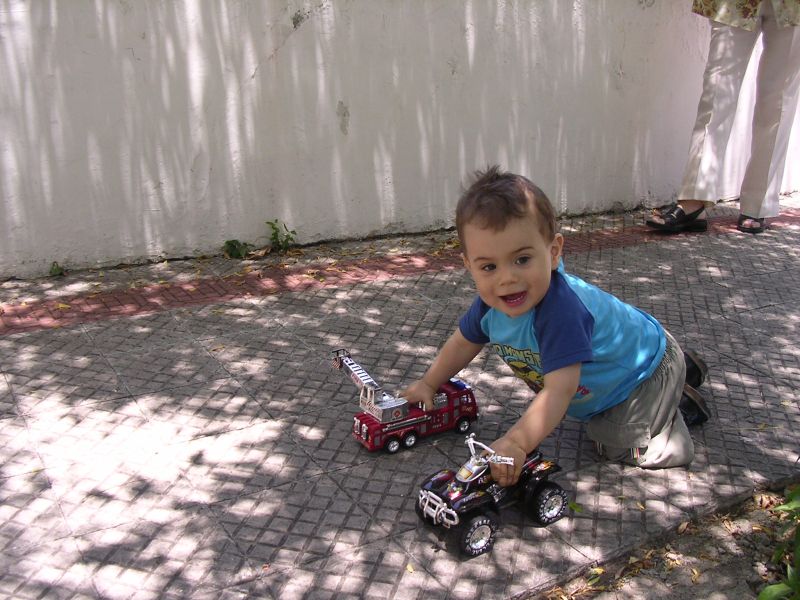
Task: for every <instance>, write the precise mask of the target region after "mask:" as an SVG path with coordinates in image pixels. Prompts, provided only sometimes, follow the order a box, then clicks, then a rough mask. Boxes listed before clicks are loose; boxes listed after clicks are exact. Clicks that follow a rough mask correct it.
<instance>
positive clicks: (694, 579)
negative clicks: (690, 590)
mask: <svg viewBox="0 0 800 600" xmlns="http://www.w3.org/2000/svg"><path fill="white" fill-rule="evenodd" d="M698 579H700V571H698V570H697V569H692V583H697V580H698Z"/></svg>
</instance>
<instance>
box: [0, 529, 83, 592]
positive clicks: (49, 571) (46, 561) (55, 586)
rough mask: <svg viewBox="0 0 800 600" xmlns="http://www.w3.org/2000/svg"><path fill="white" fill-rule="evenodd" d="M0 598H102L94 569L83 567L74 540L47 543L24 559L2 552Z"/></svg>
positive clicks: (30, 551)
mask: <svg viewBox="0 0 800 600" xmlns="http://www.w3.org/2000/svg"><path fill="white" fill-rule="evenodd" d="M0 564H2V565H3V566H4V568H3V569H0V596H2V597H3V598H14V599H16V598H24V599H27V598H58V599H61V598H64V599H65V600H66V599H67V598H69V599H73V598H76V599H81V600H82V599H86V600H90V599H91V600H94V599H96V598H98V597H99V594H98V591H97V589H96V588H95V587H94V584H93V582H92V572H91V568H90V567H88V566H87V565H85V564H84V563H83V560H82V557H81V554H80V551H79V549H78V546H77V544H76V543H75V539H74V538H72V537H63V538H56V539H48V540H47V541H46V543H43V544H40V545H37V546H35V547H33V548H29V549H28V550H27V551H26V552H25V553H24V555H8V554H6V553H5V552H3V551H0Z"/></svg>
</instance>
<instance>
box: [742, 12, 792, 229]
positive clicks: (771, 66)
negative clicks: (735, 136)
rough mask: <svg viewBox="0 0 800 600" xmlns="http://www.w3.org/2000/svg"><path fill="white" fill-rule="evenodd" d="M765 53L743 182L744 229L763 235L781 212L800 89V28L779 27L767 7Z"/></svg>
mask: <svg viewBox="0 0 800 600" xmlns="http://www.w3.org/2000/svg"><path fill="white" fill-rule="evenodd" d="M764 5H765V14H764V20H763V24H762V31H763V36H764V49H763V52H762V54H761V59H760V61H759V65H758V75H757V77H756V101H755V107H754V110H753V136H752V144H751V152H750V160H749V162H748V164H747V169H746V170H745V175H744V179H743V181H742V193H741V197H740V202H739V207H740V209H739V210H740V213H741V214H742V215H743V217H750V222H747V220H746V219H744V218H740V220H739V224H740V228H742V227H743V230H745V231H748V230H750V231H751V232H752V233H757V232H758V230H760V229H762V228H763V219H764V218H768V217H775V216H777V215H778V213H779V212H780V203H779V195H780V191H781V190H780V186H781V182H782V180H783V172H784V167H785V165H786V151H787V148H788V145H789V135H790V133H791V128H792V123H793V122H794V117H795V112H796V110H797V101H798V87H800V27H779V26H778V24H777V23H776V22H775V17H774V14H773V12H772V7H771V3H769V2H765V3H764Z"/></svg>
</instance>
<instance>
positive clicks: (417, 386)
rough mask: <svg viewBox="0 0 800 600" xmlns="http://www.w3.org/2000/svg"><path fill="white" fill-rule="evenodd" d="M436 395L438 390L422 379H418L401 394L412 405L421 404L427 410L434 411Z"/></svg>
mask: <svg viewBox="0 0 800 600" xmlns="http://www.w3.org/2000/svg"><path fill="white" fill-rule="evenodd" d="M435 395H436V390H434V389H433V388H432V387H431V386H429V385H428V384H427V383H425V382H424V381H423V380H422V379H418V380H417V381H415V382H414V383H412V384H411V385H409V386H408V387H407V388H405V389H404V390H402V391H401V392H400V397H401V398H405V399H406V400H407V401H408V402H409V403H411V404H415V403H417V402H419V403H420V405H421V406H422V407H423V408H424V409H425V410H433V397H434V396H435Z"/></svg>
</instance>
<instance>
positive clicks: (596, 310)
mask: <svg viewBox="0 0 800 600" xmlns="http://www.w3.org/2000/svg"><path fill="white" fill-rule="evenodd" d="M459 328H460V330H461V333H462V335H463V336H464V337H465V338H466V339H467V340H469V341H471V342H473V343H476V344H487V343H489V344H491V345H492V348H493V349H494V350H495V351H496V352H497V354H498V355H499V356H500V357H501V358H502V359H503V360H504V361H505V362H506V364H508V365H509V366H510V367H511V369H512V370H513V371H514V374H515V375H516V376H517V377H519V378H521V379H523V380H524V381H525V382H526V383H527V384H528V385H529V386H530V387H531V388H532V389H533V390H535V391H537V392H538V391H539V390H541V389H542V385H543V378H544V375H545V374H546V373H550V372H551V371H555V370H557V369H560V368H562V367H567V366H569V365H573V364H575V363H581V377H580V384H579V385H578V390H577V392H576V394H575V396H574V397H573V399H572V401H571V402H570V405H569V408H568V409H567V414H568V415H570V416H571V417H575V418H577V419H580V420H583V421H588V420H589V419H590V418H591V417H593V416H594V415H596V414H598V413H600V412H603V411H604V410H606V409H608V408H611V407H612V406H615V405H616V404H619V403H620V402H623V401H625V400H626V399H627V398H628V396H629V395H630V393H631V392H632V391H633V390H634V389H635V388H636V387H637V386H638V385H639V384H640V383H642V382H643V381H644V380H645V379H647V378H648V377H650V375H652V373H653V372H654V371H655V369H656V368H657V367H658V365H659V363H660V362H661V359H662V357H663V356H664V351H665V349H666V344H667V340H666V336H665V334H664V329H663V328H662V327H661V325H660V324H659V322H658V321H656V320H655V319H654V318H653V317H651V316H650V315H648V314H647V313H645V312H643V311H641V310H639V309H638V308H635V307H633V306H631V305H629V304H626V303H624V302H622V301H621V300H619V299H618V298H616V297H614V296H612V295H611V294H609V293H607V292H604V291H603V290H601V289H599V288H597V287H595V286H593V285H591V284H589V283H586V282H585V281H583V280H582V279H580V278H579V277H575V276H574V275H569V274H567V273H566V272H565V271H564V266H563V263H562V264H560V265H559V268H558V270H557V271H554V272H553V277H552V278H551V281H550V287H549V289H548V290H547V293H546V294H545V297H544V298H543V299H542V301H541V302H540V303H539V304H538V305H537V306H536V307H535V308H534V309H532V310H531V311H529V312H527V313H526V314H524V315H521V316H519V317H514V318H511V317H508V316H506V315H505V314H503V313H502V312H500V311H498V310H495V309H493V308H489V307H488V306H487V305H486V304H485V303H484V302H483V301H482V300H481V299H480V298H479V297H478V298H476V299H475V301H474V302H473V303H472V306H471V307H470V308H469V310H467V312H466V313H465V314H464V315H463V316H462V317H461V320H460V322H459Z"/></svg>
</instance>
